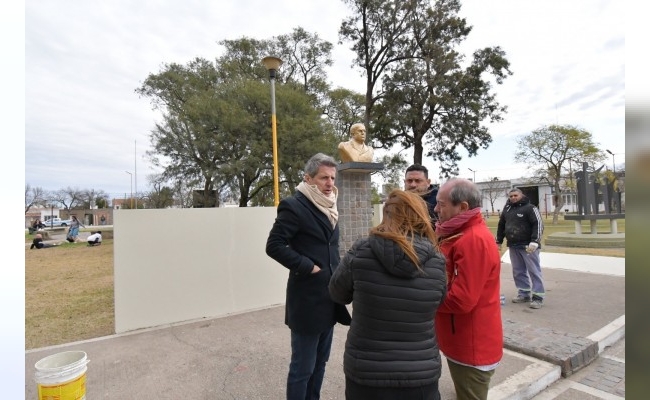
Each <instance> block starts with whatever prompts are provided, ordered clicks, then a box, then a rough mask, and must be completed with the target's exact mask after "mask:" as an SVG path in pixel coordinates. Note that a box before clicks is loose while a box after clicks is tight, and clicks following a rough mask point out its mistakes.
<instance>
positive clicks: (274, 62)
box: [262, 57, 282, 207]
mask: <svg viewBox="0 0 650 400" xmlns="http://www.w3.org/2000/svg"><path fill="white" fill-rule="evenodd" d="M262 64H264V67H266V69H267V70H268V71H269V81H270V82H271V130H272V133H273V195H274V204H275V206H276V207H277V206H278V204H280V186H279V182H278V132H277V128H276V118H275V74H276V72H277V70H278V68H280V65H282V60H280V59H279V58H277V57H264V58H263V59H262Z"/></svg>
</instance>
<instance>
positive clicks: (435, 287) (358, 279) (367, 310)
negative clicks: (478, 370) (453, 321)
mask: <svg viewBox="0 0 650 400" xmlns="http://www.w3.org/2000/svg"><path fill="white" fill-rule="evenodd" d="M415 249H416V251H417V254H418V257H419V260H420V266H421V267H422V269H423V271H419V270H418V269H417V268H416V266H415V265H414V264H413V263H412V262H411V260H410V259H409V258H408V257H407V256H406V254H405V253H404V252H403V251H402V249H401V248H400V247H399V246H398V245H397V243H395V242H393V241H391V240H387V239H384V238H380V237H377V236H370V237H369V238H365V239H359V240H357V241H356V242H355V243H354V245H353V246H352V248H351V249H350V250H349V251H348V252H347V254H346V255H345V257H344V258H343V261H341V264H340V265H339V267H338V269H337V270H336V272H335V273H334V275H333V276H332V280H331V281H330V284H329V291H330V295H331V296H332V300H334V301H335V302H338V303H341V304H349V303H352V307H353V315H352V324H351V326H350V330H349V331H348V338H347V341H346V343H345V355H344V360H343V369H344V372H345V375H346V377H348V378H349V379H351V380H353V381H354V382H357V383H359V384H361V385H366V386H374V387H418V386H423V385H427V384H432V383H434V382H436V381H437V380H438V379H439V378H440V371H441V364H440V353H439V350H438V343H437V340H436V336H435V330H434V326H433V321H434V316H435V313H436V309H437V308H438V305H439V304H440V302H441V301H442V299H443V298H444V296H445V293H446V290H447V289H446V287H447V286H446V283H445V259H444V257H443V255H442V254H441V253H439V252H438V251H436V250H435V249H434V247H433V245H432V244H431V242H429V241H428V240H427V239H425V238H422V237H417V238H416V239H415Z"/></svg>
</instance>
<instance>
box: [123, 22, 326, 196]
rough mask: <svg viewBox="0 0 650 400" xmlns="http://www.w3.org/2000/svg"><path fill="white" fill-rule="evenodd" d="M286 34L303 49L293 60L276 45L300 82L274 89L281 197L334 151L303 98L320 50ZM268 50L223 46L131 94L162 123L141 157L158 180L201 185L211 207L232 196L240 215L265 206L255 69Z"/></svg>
mask: <svg viewBox="0 0 650 400" xmlns="http://www.w3.org/2000/svg"><path fill="white" fill-rule="evenodd" d="M294 34H295V35H296V38H297V39H296V40H304V41H305V43H307V47H304V46H303V47H300V46H298V47H299V48H300V49H301V50H300V51H299V52H298V51H297V50H296V49H297V48H296V47H291V46H289V44H288V43H290V40H289V39H286V38H285V39H286V40H284V41H283V42H282V44H283V46H284V47H283V48H292V49H293V50H294V51H293V53H292V57H293V58H291V62H290V63H289V65H293V64H295V65H297V67H296V69H297V70H299V71H300V73H297V72H295V73H293V75H295V76H300V77H301V79H302V82H301V84H298V83H296V82H295V81H293V80H292V79H288V80H286V81H285V82H284V83H283V84H278V85H277V86H276V99H277V111H276V112H277V115H278V124H277V128H278V138H279V139H278V147H279V149H278V153H279V169H280V175H281V176H282V179H281V182H280V183H284V184H285V185H284V187H283V188H282V190H283V191H287V190H290V191H293V189H294V188H295V186H296V185H297V184H298V183H299V182H300V181H301V180H302V177H301V175H300V170H301V169H302V167H303V165H304V162H305V161H306V160H307V159H308V158H309V157H311V156H312V155H313V154H314V153H316V152H319V151H322V152H330V153H332V152H333V151H334V149H335V148H336V141H335V137H334V136H333V135H332V134H331V131H330V130H329V129H328V127H327V124H325V123H323V121H322V119H321V112H320V110H318V109H317V108H315V107H314V97H313V96H310V94H309V93H307V92H305V85H307V86H309V85H312V86H317V85H316V84H317V83H318V82H320V80H322V79H323V77H314V76H312V75H311V74H312V73H316V72H317V71H319V69H318V68H313V65H314V64H313V62H315V61H318V60H321V59H322V58H323V57H325V58H328V57H326V56H328V55H329V54H328V53H327V54H326V52H327V51H328V47H327V46H325V45H322V43H320V42H319V41H318V40H317V37H311V36H309V35H307V34H306V33H305V32H303V31H298V32H294ZM270 42H273V41H269V42H265V41H258V40H254V39H248V38H242V39H239V40H235V41H223V42H221V43H222V44H223V45H224V46H225V47H226V53H225V54H224V55H223V56H222V57H220V58H219V59H217V61H216V62H215V63H211V62H209V61H207V60H204V59H200V58H197V59H195V60H193V61H191V62H190V63H188V65H185V66H184V65H178V64H169V65H165V66H164V67H163V70H162V71H161V72H160V73H159V74H152V75H149V77H148V78H147V79H146V80H145V82H144V84H143V85H142V86H141V87H140V88H138V89H137V90H136V92H137V93H139V94H140V95H142V96H144V97H148V98H150V99H151V102H152V105H153V107H154V108H156V109H159V110H161V111H162V112H163V122H162V123H159V124H156V127H155V129H154V130H153V132H152V133H151V140H152V144H153V151H151V152H150V153H149V156H150V157H151V159H152V162H153V164H154V165H157V166H159V167H161V168H163V176H164V178H165V179H174V180H177V179H185V180H189V181H193V182H197V183H198V184H202V187H203V192H204V197H205V195H210V194H211V193H213V192H214V191H216V193H217V197H216V198H217V204H216V205H217V206H218V199H220V198H221V197H222V194H223V192H224V191H230V192H233V193H235V192H236V193H238V194H239V196H240V199H239V205H240V206H241V207H245V206H247V205H248V204H249V203H251V204H266V205H270V204H273V203H272V197H271V196H269V195H268V194H269V193H271V190H272V188H273V178H272V177H273V173H272V172H273V155H272V144H271V134H270V132H271V126H270V123H271V116H270V111H271V105H270V100H271V99H270V96H269V85H268V72H267V71H266V70H265V69H264V67H263V66H262V65H261V62H260V60H261V58H262V56H261V55H262V54H264V53H266V51H267V50H268V49H270V48H271V45H270V44H269V43H270ZM310 43H311V44H312V45H314V46H316V47H317V49H315V50H314V52H313V53H310V52H309V51H308V50H307V48H308V47H309V44H310ZM303 44H304V43H303ZM300 55H303V56H304V57H305V60H303V61H304V62H299V61H301V60H302V59H301V58H300V57H301V56H300ZM309 57H312V58H309ZM310 60H311V61H310ZM314 60H315V61H314ZM280 76H282V74H280ZM310 87H311V86H310ZM297 143H300V145H299V146H296V144H297ZM269 200H270V202H269Z"/></svg>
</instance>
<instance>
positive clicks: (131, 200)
mask: <svg viewBox="0 0 650 400" xmlns="http://www.w3.org/2000/svg"><path fill="white" fill-rule="evenodd" d="M124 172H126V173H127V174H129V175H130V176H131V209H133V174H132V173H130V172H129V171H124Z"/></svg>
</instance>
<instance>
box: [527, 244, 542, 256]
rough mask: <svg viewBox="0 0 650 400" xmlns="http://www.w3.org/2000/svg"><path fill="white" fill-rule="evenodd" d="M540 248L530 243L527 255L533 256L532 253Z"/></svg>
mask: <svg viewBox="0 0 650 400" xmlns="http://www.w3.org/2000/svg"><path fill="white" fill-rule="evenodd" d="M538 247H539V245H538V244H537V243H535V242H530V243H528V247H526V253H528V254H532V253H534V252H535V250H537V248H538Z"/></svg>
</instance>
